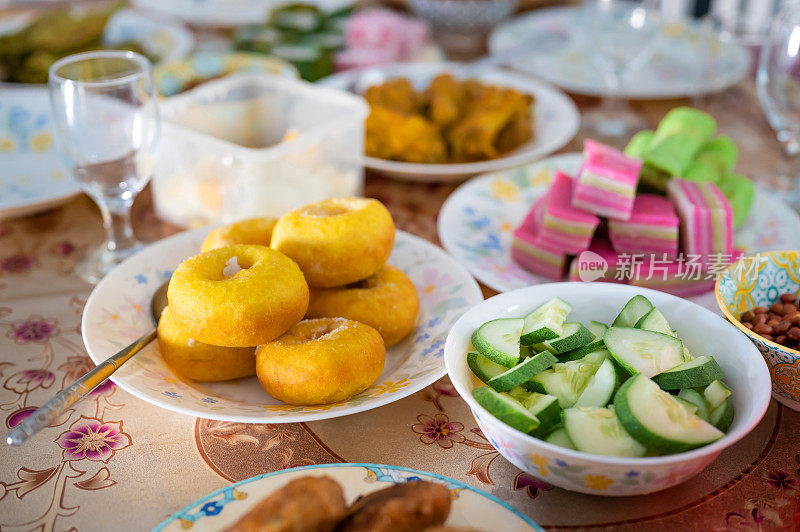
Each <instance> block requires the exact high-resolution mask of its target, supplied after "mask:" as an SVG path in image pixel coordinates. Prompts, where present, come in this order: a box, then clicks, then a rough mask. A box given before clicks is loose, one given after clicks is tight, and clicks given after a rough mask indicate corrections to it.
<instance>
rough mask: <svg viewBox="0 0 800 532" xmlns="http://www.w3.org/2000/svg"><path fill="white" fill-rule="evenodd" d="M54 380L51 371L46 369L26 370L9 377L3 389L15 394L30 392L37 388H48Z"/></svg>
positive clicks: (54, 377)
mask: <svg viewBox="0 0 800 532" xmlns="http://www.w3.org/2000/svg"><path fill="white" fill-rule="evenodd" d="M55 380H56V376H55V375H54V374H53V372H52V371H47V370H46V369H26V370H24V371H20V372H18V373H15V374H13V375H11V376H10V377H9V378H8V379H6V382H5V383H4V384H3V388H5V389H6V390H11V391H13V392H17V393H20V394H22V393H27V392H31V391H33V390H35V389H37V388H45V389H46V388H49V387H50V386H52V385H53V382H54V381H55Z"/></svg>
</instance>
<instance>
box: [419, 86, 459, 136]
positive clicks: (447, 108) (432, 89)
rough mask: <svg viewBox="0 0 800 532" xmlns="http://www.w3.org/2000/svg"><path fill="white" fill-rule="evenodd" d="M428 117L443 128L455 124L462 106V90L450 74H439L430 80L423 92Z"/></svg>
mask: <svg viewBox="0 0 800 532" xmlns="http://www.w3.org/2000/svg"><path fill="white" fill-rule="evenodd" d="M425 99H426V100H427V103H428V117H429V118H430V120H431V122H433V123H434V124H436V125H437V126H439V127H440V128H445V127H447V126H449V125H450V124H452V123H453V122H455V121H456V120H457V119H458V117H459V115H461V110H462V107H463V106H464V88H463V87H462V85H461V83H459V82H458V81H456V79H455V78H454V77H453V76H451V75H450V74H440V75H438V76H436V77H435V78H433V80H431V84H430V86H429V87H428V90H427V91H425Z"/></svg>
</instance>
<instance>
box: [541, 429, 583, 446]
mask: <svg viewBox="0 0 800 532" xmlns="http://www.w3.org/2000/svg"><path fill="white" fill-rule="evenodd" d="M544 441H546V442H547V443H552V444H553V445H558V446H559V447H565V448H567V449H572V450H576V449H575V444H574V443H572V440H570V439H569V434H567V429H565V428H563V427H562V428H560V429H556V430H554V431H553V432H551V433H550V435H549V436H548V437H547V438H545V439H544Z"/></svg>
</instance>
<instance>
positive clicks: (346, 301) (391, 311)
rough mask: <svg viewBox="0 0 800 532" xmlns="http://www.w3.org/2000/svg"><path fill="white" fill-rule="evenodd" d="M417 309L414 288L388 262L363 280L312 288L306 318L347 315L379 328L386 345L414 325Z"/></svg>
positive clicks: (403, 335) (391, 344)
mask: <svg viewBox="0 0 800 532" xmlns="http://www.w3.org/2000/svg"><path fill="white" fill-rule="evenodd" d="M418 311H419V296H418V295H417V288H416V287H415V286H414V283H412V282H411V279H409V278H408V277H407V276H406V274H404V273H403V272H402V270H400V268H395V267H394V266H391V265H389V264H386V265H385V266H384V267H383V268H381V269H380V270H378V272H377V273H376V274H375V275H372V276H370V277H368V278H366V279H364V280H363V281H358V282H356V283H353V284H350V285H347V286H342V287H339V288H311V298H310V299H309V301H308V311H307V312H306V318H347V319H348V320H355V321H360V322H361V323H366V324H367V325H369V326H370V327H374V328H376V329H378V332H379V333H381V336H382V337H383V341H384V342H385V343H386V347H391V346H393V345H394V344H396V343H397V342H399V341H400V340H402V339H403V337H405V336H406V335H407V334H408V333H410V332H411V330H412V329H413V328H414V322H415V321H416V319H417V312H418Z"/></svg>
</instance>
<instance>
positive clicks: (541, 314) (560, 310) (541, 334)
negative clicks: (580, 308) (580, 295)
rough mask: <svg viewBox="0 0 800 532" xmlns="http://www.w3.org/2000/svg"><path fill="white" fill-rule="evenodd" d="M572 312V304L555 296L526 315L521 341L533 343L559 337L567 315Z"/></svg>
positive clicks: (528, 343)
mask: <svg viewBox="0 0 800 532" xmlns="http://www.w3.org/2000/svg"><path fill="white" fill-rule="evenodd" d="M570 312H572V305H570V304H569V303H567V302H566V301H564V300H563V299H561V298H559V297H554V298H553V299H551V300H549V301H548V302H547V303H545V304H544V305H540V306H539V307H537V308H536V309H535V310H534V311H533V312H531V313H530V314H528V315H527V316H525V326H524V327H523V329H522V335H521V338H520V342H522V344H523V345H533V344H538V343H540V342H544V341H545V340H551V339H553V338H558V337H559V336H561V333H562V326H563V325H564V320H566V319H567V315H568V314H569V313H570Z"/></svg>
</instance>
